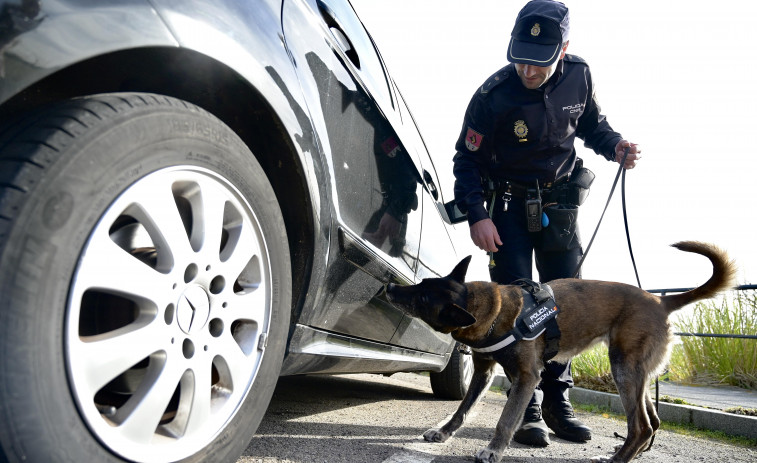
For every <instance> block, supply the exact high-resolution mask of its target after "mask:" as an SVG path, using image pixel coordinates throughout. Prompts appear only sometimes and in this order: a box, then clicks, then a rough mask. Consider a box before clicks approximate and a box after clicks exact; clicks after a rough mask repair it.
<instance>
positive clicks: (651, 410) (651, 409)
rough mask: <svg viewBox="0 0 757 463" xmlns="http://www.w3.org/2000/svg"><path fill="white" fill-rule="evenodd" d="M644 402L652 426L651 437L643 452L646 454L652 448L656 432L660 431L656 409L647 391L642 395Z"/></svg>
mask: <svg viewBox="0 0 757 463" xmlns="http://www.w3.org/2000/svg"><path fill="white" fill-rule="evenodd" d="M644 401H645V402H646V410H647V416H648V417H649V423H650V424H651V425H652V437H651V438H650V439H649V445H647V447H646V448H645V449H644V451H645V452H647V451H649V449H651V448H652V444H653V443H654V438H655V435H656V434H657V430H658V429H660V417H659V416H657V409H656V408H655V406H654V402H652V397H650V395H649V391H648V390H647V391H645V393H644Z"/></svg>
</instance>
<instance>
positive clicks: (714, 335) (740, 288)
mask: <svg viewBox="0 0 757 463" xmlns="http://www.w3.org/2000/svg"><path fill="white" fill-rule="evenodd" d="M692 289H694V288H666V289H649V290H647V292H649V293H658V294H660V295H661V296H665V295H666V294H668V293H685V292H686V291H690V290H692ZM733 289H734V290H735V291H748V290H757V285H740V286H737V287H735V288H733ZM673 334H675V335H676V336H698V337H702V338H735V339H757V335H754V334H740V333H732V334H718V333H675V332H674V333H673Z"/></svg>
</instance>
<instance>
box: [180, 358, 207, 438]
mask: <svg viewBox="0 0 757 463" xmlns="http://www.w3.org/2000/svg"><path fill="white" fill-rule="evenodd" d="M192 373H193V375H194V382H193V386H194V390H193V391H192V400H191V406H190V407H191V409H190V411H189V419H188V422H187V429H186V433H185V435H187V436H191V435H192V434H195V433H197V432H198V431H200V430H201V429H202V428H203V426H206V425H207V423H208V421H209V420H210V407H211V392H212V388H211V386H212V385H211V382H212V378H211V367H210V364H208V363H205V362H203V363H201V364H200V365H199V366H198V367H195V368H193V369H192Z"/></svg>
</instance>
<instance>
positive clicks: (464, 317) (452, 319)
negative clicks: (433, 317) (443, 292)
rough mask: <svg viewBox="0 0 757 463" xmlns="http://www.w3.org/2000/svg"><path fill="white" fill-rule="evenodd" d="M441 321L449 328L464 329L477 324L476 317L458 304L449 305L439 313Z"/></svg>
mask: <svg viewBox="0 0 757 463" xmlns="http://www.w3.org/2000/svg"><path fill="white" fill-rule="evenodd" d="M439 321H440V322H442V323H443V324H444V325H447V326H454V327H459V328H464V327H466V326H471V325H472V324H474V323H476V317H474V316H473V315H472V314H471V313H470V312H468V311H467V310H465V309H463V308H462V307H460V306H459V305H457V304H449V305H447V306H445V307H444V308H443V309H442V310H441V311H440V312H439Z"/></svg>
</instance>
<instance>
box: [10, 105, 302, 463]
mask: <svg viewBox="0 0 757 463" xmlns="http://www.w3.org/2000/svg"><path fill="white" fill-rule="evenodd" d="M1 130H2V132H0V294H2V296H3V297H2V298H0V352H1V354H0V444H1V445H2V450H3V452H4V453H5V457H6V458H7V460H8V461H10V462H16V461H56V462H77V463H79V462H84V461H97V462H120V461H125V460H126V461H135V462H148V461H162V462H167V461H186V462H195V461H196V462H201V461H219V462H220V461H235V460H236V459H237V457H238V456H239V454H241V453H242V451H243V450H244V448H245V446H246V445H247V444H248V442H249V440H250V437H251V436H252V435H253V434H254V432H255V430H256V429H257V427H258V425H259V423H260V421H261V420H262V417H263V415H264V413H265V410H266V408H267V407H268V403H269V401H270V398H271V396H272V394H273V390H274V388H275V385H276V382H277V379H278V375H279V371H280V369H281V364H282V359H283V355H284V350H285V347H286V342H287V333H288V330H289V318H290V310H291V300H292V295H291V292H292V290H291V263H290V258H289V248H288V242H287V238H286V229H285V226H284V221H283V218H282V213H281V210H280V208H279V204H278V202H277V199H276V195H275V193H274V191H273V189H272V187H271V185H270V183H269V181H268V179H267V177H266V175H265V172H264V171H263V169H262V168H261V166H260V164H259V163H258V162H257V161H256V160H255V157H254V156H253V154H252V153H251V152H250V151H249V149H248V148H247V146H246V145H245V144H244V143H243V142H242V140H241V139H240V138H239V137H238V136H237V135H236V134H235V133H234V132H233V131H232V130H231V129H229V128H228V127H227V126H226V125H225V124H223V123H222V122H221V121H220V120H218V119H217V118H215V117H214V116H212V115H211V114H209V113H207V112H205V111H204V110H202V109H200V108H198V107H196V106H194V105H191V104H189V103H186V102H184V101H180V100H177V99H173V98H168V97H165V96H159V95H152V94H138V93H131V94H102V95H94V96H88V97H82V98H76V99H72V100H67V101H65V102H62V103H58V104H55V105H52V106H49V107H47V108H44V109H41V110H38V111H36V112H35V113H34V114H32V115H28V116H25V117H23V118H22V119H20V120H18V121H16V122H15V123H14V124H13V125H12V126H7V127H3V128H2V129H1ZM1 459H2V456H1V455H0V460H1Z"/></svg>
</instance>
